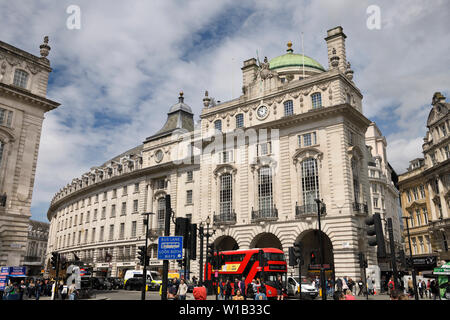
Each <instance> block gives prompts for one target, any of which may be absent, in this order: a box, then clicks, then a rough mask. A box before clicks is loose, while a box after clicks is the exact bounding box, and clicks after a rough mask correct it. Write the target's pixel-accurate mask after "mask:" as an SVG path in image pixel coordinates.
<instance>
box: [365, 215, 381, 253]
mask: <svg viewBox="0 0 450 320" xmlns="http://www.w3.org/2000/svg"><path fill="white" fill-rule="evenodd" d="M365 222H366V225H367V235H369V236H370V237H369V240H368V242H369V245H370V246H372V247H374V246H377V249H378V250H377V256H378V258H385V257H386V246H385V242H384V235H383V226H382V225H381V218H380V214H379V213H375V214H373V215H372V216H371V217H368V218H366V220H365ZM373 236H374V237H373Z"/></svg>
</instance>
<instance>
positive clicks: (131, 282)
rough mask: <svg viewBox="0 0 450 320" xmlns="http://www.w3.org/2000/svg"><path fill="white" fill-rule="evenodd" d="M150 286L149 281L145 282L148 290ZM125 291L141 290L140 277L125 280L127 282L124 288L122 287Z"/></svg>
mask: <svg viewBox="0 0 450 320" xmlns="http://www.w3.org/2000/svg"><path fill="white" fill-rule="evenodd" d="M150 284H151V282H150V281H149V280H147V285H148V286H149V288H150ZM124 289H125V290H138V291H140V290H142V277H134V278H130V279H128V280H127V282H125V286H124Z"/></svg>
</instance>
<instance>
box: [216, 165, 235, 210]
mask: <svg viewBox="0 0 450 320" xmlns="http://www.w3.org/2000/svg"><path fill="white" fill-rule="evenodd" d="M232 178H233V177H232V175H231V174H229V173H226V174H223V175H222V176H221V177H220V199H219V200H220V216H221V218H229V217H230V215H231V211H232V207H233V205H232V201H233V180H232Z"/></svg>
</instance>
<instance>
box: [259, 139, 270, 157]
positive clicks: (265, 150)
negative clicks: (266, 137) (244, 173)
mask: <svg viewBox="0 0 450 320" xmlns="http://www.w3.org/2000/svg"><path fill="white" fill-rule="evenodd" d="M271 153H272V145H271V143H270V142H266V143H260V144H258V145H257V154H258V156H266V155H269V154H271Z"/></svg>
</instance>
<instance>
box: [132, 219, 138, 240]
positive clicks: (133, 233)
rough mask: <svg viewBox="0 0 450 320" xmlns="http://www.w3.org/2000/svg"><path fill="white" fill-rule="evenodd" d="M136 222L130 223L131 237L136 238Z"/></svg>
mask: <svg viewBox="0 0 450 320" xmlns="http://www.w3.org/2000/svg"><path fill="white" fill-rule="evenodd" d="M136 229H137V222H136V221H133V222H131V236H132V237H136Z"/></svg>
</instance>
